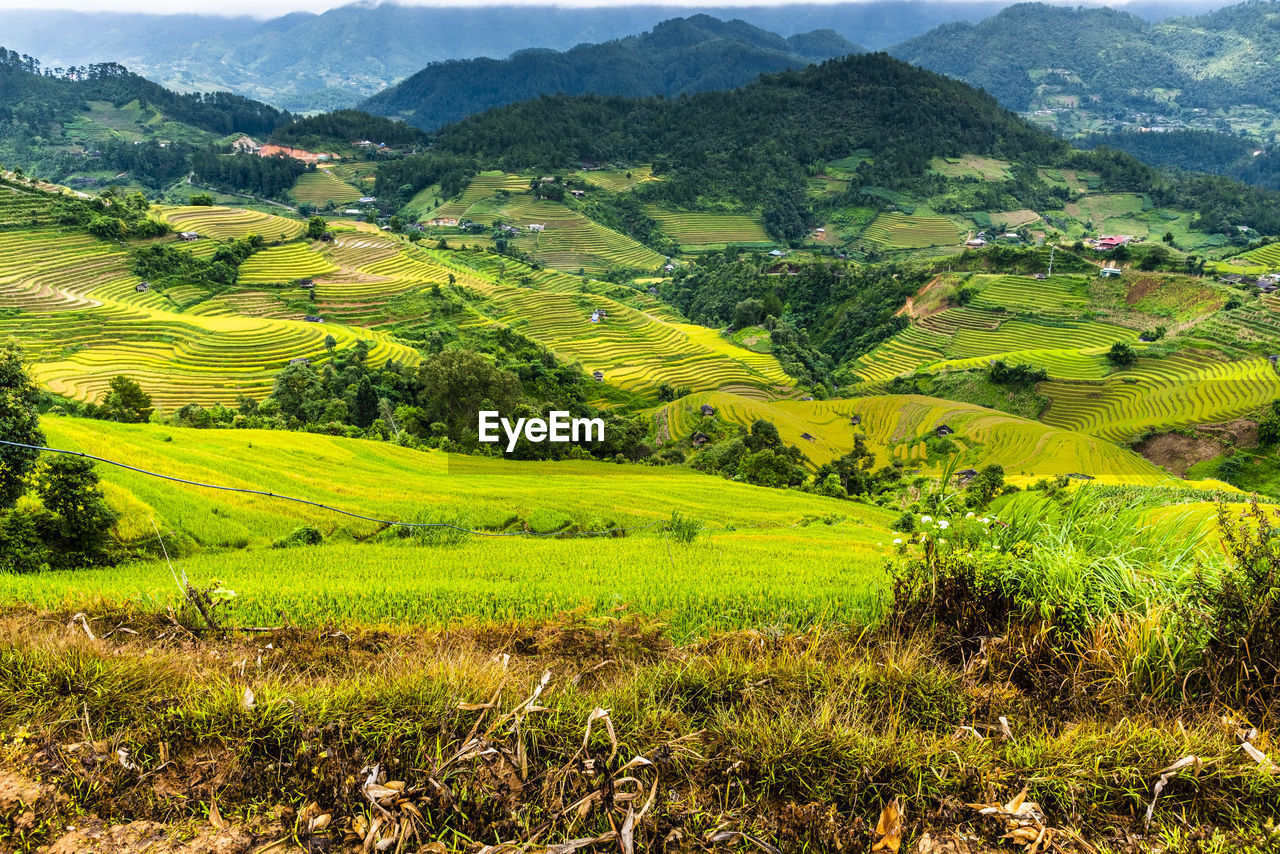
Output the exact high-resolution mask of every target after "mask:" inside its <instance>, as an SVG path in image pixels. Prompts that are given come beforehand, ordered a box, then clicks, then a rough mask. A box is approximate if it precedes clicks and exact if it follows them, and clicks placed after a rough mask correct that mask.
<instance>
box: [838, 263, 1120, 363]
mask: <svg viewBox="0 0 1280 854" xmlns="http://www.w3.org/2000/svg"><path fill="white" fill-rule="evenodd" d="M1007 278H1008V279H1011V280H1014V281H1013V282H1011V283H1006V284H1002V285H1001V287H1002V288H1004V289H1005V290H1010V291H1016V290H1017V288H1018V283H1017V281H1016V280H1018V279H1019V278H1020V277H1012V276H1011V277H1007ZM997 281H998V282H1004V279H1001V280H997ZM1029 281H1032V282H1036V280H1035V279H1031V280H1029ZM1037 284H1039V283H1037ZM1055 293H1056V292H1055ZM1015 296H1017V297H1018V298H1019V299H1023V300H1024V301H1026V302H1030V301H1032V300H1036V299H1044V300H1048V301H1049V302H1053V301H1055V300H1058V299H1059V297H1058V296H1057V295H1050V296H1044V297H1040V296H1037V294H1030V295H1022V294H1015ZM1003 318H1004V315H1003V314H1002V313H999V312H996V311H993V310H992V309H990V308H984V307H982V306H981V305H976V304H975V305H969V306H963V307H960V308H950V309H947V310H945V311H942V312H939V313H938V314H935V315H932V316H930V317H927V318H925V319H923V320H921V321H919V322H918V323H916V324H913V325H912V326H909V327H907V328H906V329H904V330H902V331H901V332H899V333H898V334H896V335H894V336H893V337H892V338H890V339H889V340H888V341H886V342H885V343H883V344H881V345H880V346H879V347H877V348H876V349H874V350H872V351H871V352H870V353H867V354H865V355H863V356H860V357H859V358H858V360H857V362H856V365H857V368H856V372H857V375H858V376H859V377H861V378H862V379H863V380H864V381H866V382H883V381H886V380H890V379H893V378H894V377H897V376H902V375H903V374H909V373H911V372H912V371H915V370H921V369H928V370H961V369H967V368H976V367H983V366H985V365H986V363H987V362H988V361H990V360H991V359H993V358H1002V359H1004V360H1005V361H1007V362H1011V363H1015V364H1032V365H1040V366H1042V367H1044V368H1045V369H1046V370H1048V371H1049V375H1050V376H1051V377H1060V378H1064V379H1101V378H1102V377H1103V376H1105V375H1106V371H1107V370H1108V368H1107V365H1106V362H1105V359H1104V358H1103V354H1104V353H1105V352H1106V351H1107V350H1108V349H1110V347H1111V345H1112V344H1113V343H1115V342H1116V341H1127V342H1130V343H1132V342H1135V341H1137V340H1138V333H1137V332H1135V331H1134V330H1132V329H1126V328H1124V327H1120V326H1111V325H1109V324H1104V323H1096V322H1059V323H1055V324H1053V325H1048V324H1039V323H1031V322H1028V321H1023V320H1004V319H1003ZM1064 344H1066V345H1069V346H1067V347H1064V346H1063V345H1064Z"/></svg>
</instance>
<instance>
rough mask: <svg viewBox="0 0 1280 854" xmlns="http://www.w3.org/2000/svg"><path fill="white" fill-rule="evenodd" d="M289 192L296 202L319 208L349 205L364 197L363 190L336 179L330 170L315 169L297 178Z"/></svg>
mask: <svg viewBox="0 0 1280 854" xmlns="http://www.w3.org/2000/svg"><path fill="white" fill-rule="evenodd" d="M290 192H291V193H292V195H293V197H294V198H295V199H297V200H298V201H300V202H310V203H311V204H313V205H315V206H316V207H319V208H322V207H325V206H326V205H349V204H351V203H352V202H354V201H356V200H358V199H359V198H360V197H361V196H363V195H365V192H364V190H361V189H360V188H359V187H353V186H352V185H351V184H348V183H347V182H346V181H344V180H342V179H341V178H338V177H337V176H336V175H335V174H334V172H333V170H332V169H317V170H316V171H314V172H307V173H306V174H305V175H301V176H299V178H298V180H297V181H296V182H295V183H294V185H293V189H292V190H291V191H290Z"/></svg>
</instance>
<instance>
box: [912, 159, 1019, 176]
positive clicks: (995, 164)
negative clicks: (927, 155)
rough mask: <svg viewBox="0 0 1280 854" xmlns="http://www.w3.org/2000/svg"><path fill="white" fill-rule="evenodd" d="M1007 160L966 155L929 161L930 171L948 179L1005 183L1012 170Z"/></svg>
mask: <svg viewBox="0 0 1280 854" xmlns="http://www.w3.org/2000/svg"><path fill="white" fill-rule="evenodd" d="M1012 166H1013V164H1011V163H1010V162H1009V161H1007V160H996V159H995V158H994V157H983V156H982V155H980V154H966V155H963V156H962V157H935V158H933V159H932V160H930V161H929V169H930V170H931V171H933V172H937V173H938V174H940V175H946V176H947V177H948V178H978V179H980V180H982V181H1005V180H1008V178H1009V169H1010V168H1012Z"/></svg>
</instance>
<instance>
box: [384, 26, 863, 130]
mask: <svg viewBox="0 0 1280 854" xmlns="http://www.w3.org/2000/svg"><path fill="white" fill-rule="evenodd" d="M860 51H861V48H859V47H858V46H857V45H854V44H852V43H850V42H849V41H847V40H846V39H845V38H843V37H842V36H840V35H839V34H838V33H836V32H835V31H833V30H817V31H814V32H811V33H803V34H797V35H794V36H791V37H790V38H783V37H782V36H778V35H775V34H773V33H770V32H766V31H764V30H761V29H759V28H758V27H753V26H751V25H750V24H747V23H745V22H744V21H740V20H735V21H721V20H718V19H716V18H712V17H710V16H708V15H695V16H693V17H689V18H673V19H672V20H669V21H664V22H663V23H661V24H659V25H658V26H656V27H654V28H653V30H652V31H650V32H647V33H644V34H642V35H638V36H631V37H629V38H625V39H619V40H617V41H610V42H606V43H604V44H584V45H578V46H577V47H575V48H573V49H572V50H568V51H565V52H559V51H554V50H545V49H544V50H524V51H520V52H518V53H516V54H513V55H512V56H511V57H510V58H508V59H505V60H495V59H470V60H451V61H449V62H442V63H433V64H431V65H428V66H427V67H426V68H424V69H422V70H421V71H419V72H418V73H417V74H415V75H413V76H412V77H410V78H409V79H407V80H405V81H403V82H401V83H399V84H397V85H395V86H393V87H391V88H390V89H387V90H385V91H382V92H379V93H378V94H377V95H374V96H373V97H372V98H370V99H369V100H368V101H365V102H364V104H362V105H361V107H362V109H365V110H368V111H369V112H372V113H376V114H378V115H384V116H394V117H397V118H402V119H404V120H405V121H407V122H409V123H410V124H413V125H416V126H417V127H421V128H427V129H433V128H436V127H439V126H441V125H444V124H448V123H449V122H454V121H457V120H458V119H462V118H465V117H466V116H469V115H473V114H475V113H481V112H484V111H485V110H487V109H489V108H490V107H497V106H502V105H504V104H511V103H515V102H516V101H523V100H527V99H529V98H536V97H538V96H539V95H546V94H556V93H564V94H568V95H581V94H588V93H590V94H596V95H626V96H633V97H639V96H645V95H666V96H675V95H682V94H692V93H694V92H705V91H709V90H712V89H732V88H734V87H735V86H741V85H743V84H744V83H747V82H749V81H751V80H753V79H754V78H756V77H758V76H759V75H761V74H764V73H770V72H776V71H783V70H786V69H789V68H803V67H804V66H806V65H809V64H810V63H813V62H818V61H821V60H824V59H830V58H832V57H836V56H843V55H845V54H850V53H858V52H860Z"/></svg>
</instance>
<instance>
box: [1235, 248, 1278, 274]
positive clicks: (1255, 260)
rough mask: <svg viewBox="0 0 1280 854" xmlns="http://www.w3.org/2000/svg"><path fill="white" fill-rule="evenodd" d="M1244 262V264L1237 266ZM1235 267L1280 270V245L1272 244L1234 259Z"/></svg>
mask: <svg viewBox="0 0 1280 854" xmlns="http://www.w3.org/2000/svg"><path fill="white" fill-rule="evenodd" d="M1237 261H1243V262H1244V263H1243V264H1237V263H1236V262H1237ZM1231 263H1232V265H1233V266H1248V267H1265V268H1266V269H1267V270H1280V243H1270V244H1268V245H1266V246H1261V247H1259V248H1257V249H1254V250H1253V251H1251V252H1245V253H1244V254H1242V255H1240V256H1238V257H1237V258H1233V259H1232V262H1231Z"/></svg>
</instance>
